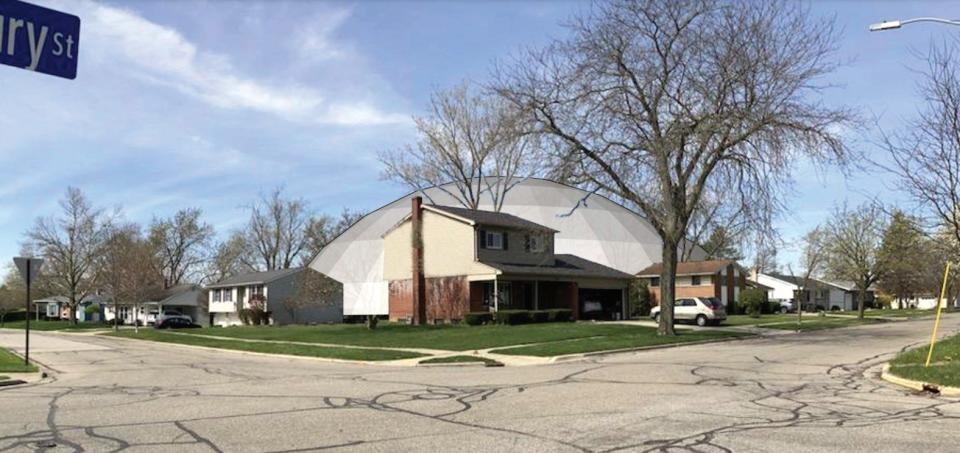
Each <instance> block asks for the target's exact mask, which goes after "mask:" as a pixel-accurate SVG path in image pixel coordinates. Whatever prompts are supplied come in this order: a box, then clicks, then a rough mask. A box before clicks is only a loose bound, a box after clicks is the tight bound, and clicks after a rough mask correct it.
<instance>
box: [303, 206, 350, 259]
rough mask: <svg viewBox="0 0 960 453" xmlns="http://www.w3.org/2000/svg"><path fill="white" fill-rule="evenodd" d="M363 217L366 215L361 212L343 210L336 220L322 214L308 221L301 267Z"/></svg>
mask: <svg viewBox="0 0 960 453" xmlns="http://www.w3.org/2000/svg"><path fill="white" fill-rule="evenodd" d="M364 215H366V213H364V212H363V211H352V210H350V209H347V208H344V209H343V211H341V212H340V216H339V217H336V218H334V217H332V216H330V215H328V214H322V215H320V216H317V217H314V218H312V219H310V221H309V222H308V223H307V229H306V233H304V234H305V235H306V238H307V246H306V250H305V251H304V253H303V255H302V265H303V266H306V265H309V264H310V261H312V260H313V258H314V257H315V256H317V254H318V253H320V250H323V248H324V247H326V246H327V244H329V243H330V241H332V240H334V239H336V237H337V236H340V235H341V234H342V233H343V232H344V231H346V230H347V229H348V228H350V227H351V226H353V224H354V223H357V221H359V220H360V219H361V218H363V216H364Z"/></svg>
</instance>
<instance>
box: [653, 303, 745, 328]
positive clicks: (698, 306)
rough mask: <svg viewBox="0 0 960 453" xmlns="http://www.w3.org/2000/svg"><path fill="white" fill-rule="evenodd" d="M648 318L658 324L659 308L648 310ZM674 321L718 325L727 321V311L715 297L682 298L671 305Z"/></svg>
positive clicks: (699, 324)
mask: <svg viewBox="0 0 960 453" xmlns="http://www.w3.org/2000/svg"><path fill="white" fill-rule="evenodd" d="M650 317H651V318H653V320H654V321H657V322H660V306H659V305H658V306H656V307H653V309H652V310H650ZM673 319H674V321H693V322H695V323H697V325H698V326H701V327H703V326H705V325H707V324H714V325H716V324H720V323H721V322H722V321H723V320H725V319H727V310H726V309H725V308H724V307H723V304H722V303H720V301H719V300H717V298H716V297H684V298H682V299H677V301H676V302H674V303H673Z"/></svg>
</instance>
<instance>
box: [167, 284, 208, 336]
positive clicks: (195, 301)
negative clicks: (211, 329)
mask: <svg viewBox="0 0 960 453" xmlns="http://www.w3.org/2000/svg"><path fill="white" fill-rule="evenodd" d="M166 296H167V297H165V298H164V299H162V300H161V301H160V302H159V303H158V306H157V308H158V311H159V314H161V315H162V314H163V313H164V312H167V311H176V312H178V313H180V314H182V315H187V316H189V317H190V318H191V319H192V320H193V322H194V323H197V324H200V325H201V326H209V325H210V315H209V314H208V312H207V303H208V301H209V296H208V295H207V290H206V289H204V288H203V287H201V286H200V285H196V284H183V285H177V286H174V287H172V288H170V289H168V290H167V291H166Z"/></svg>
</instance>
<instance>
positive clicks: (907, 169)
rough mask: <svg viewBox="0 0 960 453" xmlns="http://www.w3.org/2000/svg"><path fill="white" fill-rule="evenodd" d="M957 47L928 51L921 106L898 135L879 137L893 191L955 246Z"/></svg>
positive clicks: (959, 236)
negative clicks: (902, 193) (893, 179)
mask: <svg viewBox="0 0 960 453" xmlns="http://www.w3.org/2000/svg"><path fill="white" fill-rule="evenodd" d="M957 43H958V41H953V42H951V43H948V44H945V45H943V46H939V47H938V46H933V47H932V48H931V50H930V52H929V55H928V56H927V58H926V61H927V65H928V67H927V71H926V73H925V74H924V77H923V80H922V81H921V83H920V86H919V91H920V95H921V96H922V97H923V100H924V101H925V102H926V105H925V108H924V109H923V110H922V111H921V112H920V113H919V115H918V117H917V118H916V119H914V120H913V121H911V122H909V123H908V124H907V125H906V126H904V128H903V129H902V131H900V132H898V133H896V134H892V135H888V134H883V136H882V141H881V144H882V146H883V147H884V148H885V149H886V150H887V153H888V155H889V156H890V158H891V159H890V160H891V161H892V163H891V164H890V165H883V164H882V165H881V167H883V168H885V169H887V170H888V171H890V172H891V173H893V174H894V175H895V176H896V177H897V187H899V188H901V189H902V190H904V191H906V192H907V193H908V194H909V195H910V196H911V197H912V198H913V199H914V201H915V202H916V203H917V204H919V205H920V206H921V207H922V208H923V209H925V210H926V211H927V212H928V213H929V214H931V215H932V217H933V218H934V219H935V223H936V224H937V225H938V226H940V227H941V228H940V229H941V231H945V232H947V233H948V234H950V235H951V236H952V237H953V240H954V241H955V242H958V243H960V69H958V61H957V54H956V52H957Z"/></svg>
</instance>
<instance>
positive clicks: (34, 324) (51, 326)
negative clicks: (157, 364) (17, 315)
mask: <svg viewBox="0 0 960 453" xmlns="http://www.w3.org/2000/svg"><path fill="white" fill-rule="evenodd" d="M3 328H5V329H26V328H27V322H26V321H11V322H7V323H4V324H3ZM111 328H113V326H112V325H108V324H104V323H100V322H81V323H78V324H76V325H74V324H71V323H70V321H30V330H36V331H44V332H52V331H58V330H63V331H71V330H77V331H80V330H97V329H111Z"/></svg>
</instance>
